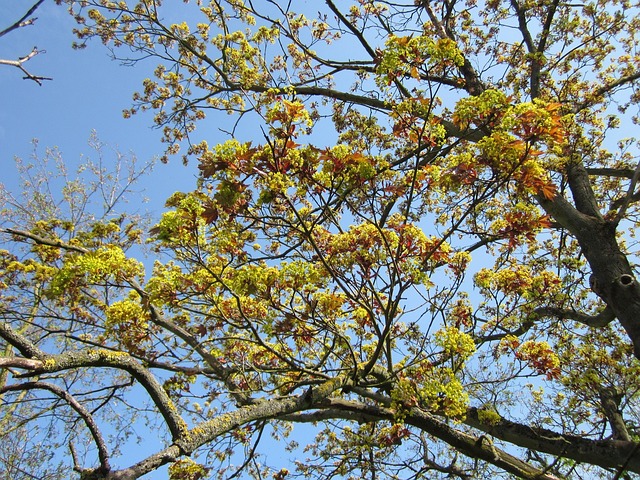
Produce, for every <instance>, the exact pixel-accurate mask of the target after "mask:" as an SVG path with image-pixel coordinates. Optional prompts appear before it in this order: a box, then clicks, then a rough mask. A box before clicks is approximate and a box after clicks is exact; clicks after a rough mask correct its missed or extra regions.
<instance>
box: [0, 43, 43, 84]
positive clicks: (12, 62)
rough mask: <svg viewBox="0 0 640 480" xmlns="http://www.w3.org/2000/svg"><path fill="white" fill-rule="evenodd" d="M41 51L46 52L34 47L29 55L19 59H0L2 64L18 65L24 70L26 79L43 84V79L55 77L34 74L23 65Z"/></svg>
mask: <svg viewBox="0 0 640 480" xmlns="http://www.w3.org/2000/svg"><path fill="white" fill-rule="evenodd" d="M39 53H45V50H38V48H37V47H33V50H31V52H30V53H29V54H28V55H25V56H24V57H20V58H18V60H5V59H0V65H9V66H12V67H17V68H19V69H20V70H22V72H23V73H24V74H25V76H24V77H23V78H24V79H25V80H33V81H34V82H36V83H37V84H38V85H42V81H43V80H53V78H51V77H41V76H39V75H33V74H32V73H30V72H29V71H28V70H27V69H26V68H24V65H23V64H24V63H25V62H27V61H29V60H31V59H32V58H33V57H35V56H36V55H38V54H39Z"/></svg>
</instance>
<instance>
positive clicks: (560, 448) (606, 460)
mask: <svg viewBox="0 0 640 480" xmlns="http://www.w3.org/2000/svg"><path fill="white" fill-rule="evenodd" d="M496 415H497V414H495V413H494V412H492V418H491V421H490V422H489V421H485V422H483V421H482V420H481V415H479V410H478V409H477V408H473V407H472V408H469V409H468V411H467V418H466V420H465V421H464V423H466V424H467V425H469V426H471V427H473V428H477V429H478V430H481V431H483V432H486V433H488V434H490V435H493V436H494V437H496V438H498V439H500V440H504V441H505V442H509V443H512V444H514V445H518V446H520V447H523V448H529V449H532V450H535V451H539V452H544V453H548V454H550V455H555V456H560V457H565V458H569V459H572V460H575V461H578V462H584V463H589V464H592V465H598V466H600V467H603V468H621V467H623V466H625V465H626V466H625V468H626V469H628V470H630V471H632V472H635V473H640V452H639V451H638V450H637V448H636V447H637V444H636V443H635V442H627V441H623V440H590V439H587V438H584V437H581V436H578V435H571V434H562V433H558V432H555V431H553V430H548V429H546V428H541V427H530V426H528V425H523V424H520V423H516V422H512V421H510V420H506V419H504V418H502V417H500V418H494V417H495V416H496ZM498 417H499V415H498Z"/></svg>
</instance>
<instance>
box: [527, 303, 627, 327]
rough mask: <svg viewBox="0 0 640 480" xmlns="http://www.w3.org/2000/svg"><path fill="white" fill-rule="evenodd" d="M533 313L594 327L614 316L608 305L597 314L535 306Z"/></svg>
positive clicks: (609, 320) (610, 320) (613, 318)
mask: <svg viewBox="0 0 640 480" xmlns="http://www.w3.org/2000/svg"><path fill="white" fill-rule="evenodd" d="M534 313H535V314H536V315H538V316H540V317H557V318H560V319H563V320H575V321H576V322H580V323H583V324H585V325H587V326H589V327H594V328H598V327H604V326H607V325H609V323H611V322H612V321H613V320H615V318H616V316H615V313H614V312H613V309H612V308H611V307H609V306H608V305H607V306H606V307H605V308H604V309H603V310H602V311H601V312H600V313H598V314H597V315H588V314H586V313H582V312H578V311H576V310H569V309H564V308H556V307H540V308H536V309H535V310H534Z"/></svg>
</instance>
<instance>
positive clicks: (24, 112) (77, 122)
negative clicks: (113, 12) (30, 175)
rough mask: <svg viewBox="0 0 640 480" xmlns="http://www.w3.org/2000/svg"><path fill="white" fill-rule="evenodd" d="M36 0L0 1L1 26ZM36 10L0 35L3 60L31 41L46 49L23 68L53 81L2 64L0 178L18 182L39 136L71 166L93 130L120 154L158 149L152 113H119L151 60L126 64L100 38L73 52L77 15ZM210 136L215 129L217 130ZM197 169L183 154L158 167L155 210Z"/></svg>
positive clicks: (144, 156)
mask: <svg viewBox="0 0 640 480" xmlns="http://www.w3.org/2000/svg"><path fill="white" fill-rule="evenodd" d="M34 2H35V0H34ZM34 2H27V1H24V0H4V1H3V2H1V3H0V19H1V20H0V29H4V28H6V27H7V26H8V25H10V24H12V23H13V22H14V21H16V20H18V19H19V18H20V17H21V16H22V15H23V14H24V13H25V12H26V11H27V10H28V7H29V6H30V5H31V4H33V3H34ZM35 16H36V17H37V18H38V19H37V21H36V22H35V24H34V25H31V26H28V27H24V28H21V29H18V30H14V31H12V32H10V33H8V34H7V35H5V36H4V37H0V58H2V59H7V60H15V59H17V58H18V57H21V56H23V55H26V54H28V53H29V52H30V51H31V50H32V48H33V47H34V46H36V47H37V48H38V49H39V50H46V53H42V54H39V55H37V56H36V57H34V58H32V59H31V60H29V61H28V62H26V64H25V67H26V68H27V69H28V71H29V72H30V73H32V74H34V75H41V76H45V77H52V78H53V80H51V81H45V82H43V84H42V86H38V84H37V83H35V82H33V81H31V80H23V78H22V77H23V73H22V72H21V71H20V70H19V69H17V68H15V67H11V66H5V65H0V105H1V107H0V162H1V165H2V173H1V174H0V182H2V183H4V184H5V186H7V187H8V188H12V187H15V186H16V183H15V181H16V178H17V177H16V171H15V168H14V157H15V156H20V157H22V158H24V159H27V158H28V157H29V156H30V155H31V154H32V152H33V147H32V144H31V141H32V140H33V139H38V141H39V145H40V148H39V151H40V152H43V151H44V148H45V147H54V146H56V147H58V148H59V149H60V151H61V152H62V155H63V157H64V159H65V161H66V162H67V163H68V164H69V165H75V164H77V163H78V162H79V161H80V159H81V155H90V154H91V153H92V151H91V149H90V148H89V146H88V144H87V141H88V140H89V137H90V135H91V132H92V130H95V131H96V132H97V135H98V138H99V139H100V140H101V141H102V142H104V143H106V144H108V145H109V146H111V147H114V148H117V149H118V150H119V151H120V152H122V153H133V154H135V155H137V157H138V158H139V159H140V161H145V160H148V159H150V158H153V157H154V156H157V155H159V154H161V153H162V149H163V145H162V144H161V143H160V134H161V132H160V131H159V130H157V129H153V128H152V124H153V122H152V118H151V115H150V114H144V113H141V114H139V115H137V116H134V117H133V118H131V119H124V118H123V117H122V110H123V109H125V108H127V107H129V106H130V104H131V95H132V93H133V92H134V91H135V90H137V89H139V87H140V85H141V82H142V80H143V79H144V78H146V77H149V76H151V72H152V70H153V68H154V67H155V65H154V63H153V62H152V61H149V62H142V63H138V64H136V65H135V66H133V67H126V66H123V65H121V64H120V62H118V61H114V60H112V59H111V58H110V57H109V54H108V51H107V49H106V48H104V47H103V46H102V45H100V43H99V42H97V41H93V42H91V44H90V45H89V47H88V48H86V49H84V50H73V49H72V48H71V45H72V42H73V40H74V36H73V34H72V29H73V27H74V21H73V19H72V18H71V16H70V15H69V14H68V13H67V12H66V10H65V8H64V7H60V6H57V5H55V3H54V2H53V1H52V0H51V1H46V2H45V3H44V4H42V6H41V7H40V8H39V9H38V10H37V11H36V15H35ZM211 135H212V136H214V137H215V136H216V135H217V134H216V133H215V130H214V131H213V132H211ZM216 140H218V141H219V140H222V135H220V137H219V138H212V139H210V140H209V141H210V142H211V143H214V142H215V141H216ZM196 173H197V168H196V166H195V164H190V165H189V166H188V167H186V168H185V167H183V166H182V163H181V161H180V159H179V158H174V159H172V162H171V163H170V165H168V166H167V165H158V166H157V168H156V169H155V170H154V172H153V173H152V174H151V175H150V176H149V177H148V178H146V179H145V186H146V195H147V196H148V197H150V198H151V199H152V202H151V204H150V208H152V210H154V211H155V212H156V213H158V211H159V210H157V209H159V208H161V206H162V205H163V203H164V199H165V198H166V197H168V196H169V195H170V194H171V193H173V192H174V191H176V190H190V189H192V188H193V187H194V186H195V175H196ZM151 187H152V188H151Z"/></svg>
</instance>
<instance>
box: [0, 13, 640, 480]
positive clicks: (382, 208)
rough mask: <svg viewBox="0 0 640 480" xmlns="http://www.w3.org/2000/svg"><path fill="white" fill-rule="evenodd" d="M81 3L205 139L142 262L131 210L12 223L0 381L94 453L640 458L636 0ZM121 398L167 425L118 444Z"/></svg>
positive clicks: (171, 142) (92, 468) (585, 471)
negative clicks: (146, 449) (151, 442)
mask: <svg viewBox="0 0 640 480" xmlns="http://www.w3.org/2000/svg"><path fill="white" fill-rule="evenodd" d="M59 3H62V2H59ZM68 3H69V8H70V9H71V11H72V13H73V14H74V15H75V17H76V20H77V21H78V22H79V27H78V30H77V35H78V38H79V44H78V46H79V47H81V46H85V45H86V44H87V42H88V41H89V40H90V39H91V38H93V37H98V38H100V39H101V41H102V42H104V43H105V44H106V45H108V46H109V47H110V48H112V49H113V52H114V55H116V56H119V57H121V58H122V59H124V60H126V61H129V62H136V61H140V60H141V59H149V58H153V59H156V60H157V61H158V62H159V64H158V67H157V68H156V70H155V78H154V79H147V80H145V82H144V85H143V90H142V91H141V92H139V93H136V94H135V95H134V105H133V106H132V108H131V109H130V110H128V111H126V112H125V116H129V115H132V114H136V113H138V112H140V111H144V110H150V111H154V112H155V116H154V121H155V123H156V124H157V125H158V126H160V127H162V128H164V141H165V142H166V156H165V160H167V159H168V158H169V157H170V156H171V155H175V154H177V153H178V152H179V149H180V148H181V147H183V148H184V155H183V159H184V161H185V162H186V161H188V160H192V161H193V160H195V161H197V164H198V168H199V180H198V184H197V187H196V188H195V190H194V191H192V192H189V193H181V192H177V193H175V194H174V195H172V196H171V197H170V198H169V199H168V200H167V208H168V211H167V212H166V213H164V214H163V216H162V218H160V219H159V220H158V221H157V223H156V224H155V226H154V227H153V228H152V229H151V230H150V231H149V234H150V238H149V239H148V241H150V242H151V245H152V248H153V249H154V251H155V252H156V254H157V259H156V261H155V263H154V265H153V268H152V270H151V271H150V272H146V271H145V267H144V264H143V263H140V262H139V261H137V260H135V258H134V257H133V256H127V253H126V252H127V251H128V250H129V249H130V248H131V247H132V246H134V245H141V244H142V243H144V242H145V241H146V240H145V239H144V235H143V234H142V232H140V231H139V229H137V228H136V226H135V223H131V222H128V221H127V220H126V217H116V218H114V219H108V218H107V217H104V218H102V219H97V220H95V219H94V220H95V221H94V220H92V221H91V222H84V221H83V222H75V223H71V224H70V223H69V221H68V218H66V217H64V216H61V215H56V214H52V215H47V216H46V218H45V216H44V215H42V216H41V217H40V218H37V219H32V220H29V219H22V218H20V217H17V218H18V219H17V220H15V221H14V223H15V224H14V225H9V226H5V227H4V230H3V231H4V233H5V234H7V235H8V236H9V237H8V242H9V245H10V247H9V249H8V250H7V251H5V252H4V253H3V267H4V268H3V278H2V286H3V288H4V290H5V293H4V297H3V300H2V304H1V305H2V312H3V322H2V323H0V337H1V338H2V339H3V341H4V342H5V344H6V345H7V347H11V349H12V354H11V355H8V356H5V357H3V358H2V366H3V367H5V368H10V369H11V372H12V373H11V375H10V378H11V382H7V383H6V385H5V386H4V387H3V389H2V392H4V393H3V395H4V396H6V395H8V394H9V393H11V392H24V391H28V392H36V391H37V392H40V391H42V390H46V391H47V392H48V393H49V394H50V396H49V397H44V398H42V397H37V398H40V400H39V402H38V403H37V405H39V406H42V408H64V409H66V412H67V416H66V417H62V416H60V417H59V424H60V425H61V427H60V428H63V429H66V430H65V431H72V430H73V429H74V428H75V427H77V425H79V424H80V423H82V424H83V425H84V426H85V427H84V430H83V431H82V432H81V431H78V430H77V429H76V430H73V432H74V438H73V440H74V441H75V442H76V443H77V442H79V441H80V439H81V438H83V437H82V435H84V436H85V438H88V439H89V440H90V441H91V442H92V444H93V450H91V449H89V450H88V454H93V457H88V460H87V462H88V463H86V464H81V462H80V459H79V457H78V456H77V455H74V468H75V469H76V470H77V471H78V472H79V473H80V476H81V478H87V479H88V478H104V479H125V478H126V479H129V478H138V477H140V476H142V475H144V474H146V473H150V472H153V471H155V470H156V469H158V468H160V467H162V466H163V465H169V476H170V477H171V478H173V479H198V478H208V477H216V476H218V477H221V478H232V477H236V476H240V475H242V476H253V477H257V478H263V477H266V476H271V477H273V478H280V479H281V478H286V477H295V476H311V477H321V478H332V477H347V478H360V477H365V478H425V477H426V478H439V477H441V478H445V477H459V478H484V477H486V478H493V477H495V478H499V477H500V476H502V477H508V476H510V475H512V476H516V477H520V478H545V479H553V478H567V477H569V478H573V477H576V478H585V477H588V478H599V477H601V478H605V477H610V476H612V475H613V476H614V477H615V478H631V476H632V475H633V474H638V473H640V448H639V445H640V443H638V440H639V439H638V431H637V429H638V420H639V419H638V416H637V415H638V414H637V412H638V406H639V405H638V391H639V390H640V388H639V387H640V383H639V382H640V380H639V377H640V376H639V375H638V373H639V368H638V367H639V364H638V357H640V323H638V322H637V319H638V318H640V287H639V286H638V283H637V280H636V278H635V270H636V263H637V243H636V241H635V226H636V222H637V214H638V200H640V193H639V192H638V191H637V190H636V184H637V181H638V178H639V176H640V163H638V145H637V144H636V142H635V141H634V140H633V139H628V138H625V135H626V134H627V133H628V132H626V131H625V129H626V130H628V129H631V128H632V126H633V125H635V124H636V120H637V119H636V116H635V112H636V109H637V105H638V99H639V97H638V95H637V93H636V92H635V89H636V88H637V84H638V79H639V78H640V73H638V64H639V62H640V60H639V59H638V57H637V55H636V53H635V45H636V43H637V42H636V32H638V31H639V29H638V26H639V25H638V8H637V5H631V4H630V3H629V2H617V1H614V2H611V1H607V2H604V1H594V2H586V3H580V4H573V3H563V2H559V1H557V0H543V1H538V2H523V1H520V0H512V1H510V2H497V1H492V2H486V3H477V2H474V1H469V2H461V1H460V2H456V1H455V0H452V1H432V2H431V1H419V2H415V3H414V2H408V1H407V2H384V1H381V2H372V1H369V0H360V1H354V2H349V5H348V6H338V5H337V4H336V2H333V1H332V0H325V1H324V2H316V4H314V8H313V11H312V12H309V11H306V7H305V5H302V7H301V9H302V10H301V11H298V12H294V10H293V9H294V6H293V4H292V2H277V1H266V2H252V1H246V2H243V1H240V0H227V1H213V2H210V3H209V4H207V5H206V6H201V5H199V4H200V2H197V5H196V7H197V8H195V9H192V10H189V9H188V7H187V6H184V7H182V6H181V9H180V10H170V9H166V8H167V7H166V6H163V5H160V2H154V1H151V0H148V1H143V2H139V3H137V4H135V5H128V4H127V3H126V2H118V3H115V2H105V1H83V2H78V3H75V2H68ZM343 3H346V2H343ZM318 8H319V9H322V10H321V11H320V12H317V13H316V12H315V9H318ZM174 17H177V18H174ZM127 49H128V51H129V52H130V53H129V54H122V55H121V54H119V52H122V51H126V50H127ZM216 110H220V111H223V112H228V113H230V114H236V115H237V116H238V121H237V123H236V124H234V125H233V126H232V127H231V128H230V129H229V130H230V131H229V132H228V133H229V134H230V139H229V140H228V141H227V142H225V143H222V144H219V145H216V146H213V147H211V146H210V145H209V144H208V143H207V142H206V140H202V137H199V135H200V132H201V131H202V129H200V130H197V129H196V127H197V126H198V125H203V124H205V121H206V120H205V118H206V115H207V114H208V113H209V112H213V111H216ZM258 122H259V123H258ZM256 124H259V125H260V129H259V130H258V129H256V128H255V125H256ZM252 126H254V127H253V128H250V127H252ZM623 126H624V128H623ZM249 129H250V131H249V132H248V131H247V130H249ZM327 144H330V145H331V146H326V145H327ZM120 218H122V219H120ZM20 222H23V223H20ZM21 248H23V249H24V248H26V250H21ZM19 372H22V373H19ZM33 376H36V377H37V380H35V381H34V380H31V379H30V378H31V377H33ZM69 378H72V379H75V378H78V379H85V380H86V379H87V378H89V379H91V382H86V381H81V380H78V381H77V382H70V381H68V379H69ZM135 388H137V389H138V390H135ZM140 389H142V390H143V391H144V392H145V394H146V396H147V398H148V401H149V404H150V407H149V408H147V407H146V406H144V405H135V404H133V403H129V402H131V401H132V400H131V399H133V398H135V397H136V395H135V393H138V392H139V391H140ZM52 397H53V398H55V399H56V401H55V402H54V401H53V400H52V399H51V398H52ZM47 402H48V403H47ZM114 405H115V406H114ZM47 406H48V407H47ZM108 409H111V410H108ZM69 412H71V413H70V414H69ZM107 412H118V416H117V420H118V421H121V422H123V424H124V425H126V424H127V423H129V420H130V421H131V422H130V423H131V424H132V425H135V423H133V422H134V420H135V418H136V417H138V418H140V419H141V420H139V421H144V420H146V421H148V422H155V423H151V424H152V425H158V424H159V425H161V426H158V429H157V432H158V436H161V437H162V438H163V440H164V441H165V442H166V447H165V448H162V449H160V450H159V451H157V452H155V453H151V454H149V455H148V456H147V457H146V458H144V459H142V460H140V461H139V462H138V463H135V464H132V465H128V466H123V467H119V468H116V467H114V466H112V463H111V452H110V450H111V449H113V448H115V447H117V446H120V444H119V443H118V442H117V441H113V442H112V441H110V440H108V439H105V436H104V435H103V434H102V433H101V432H102V431H103V430H104V428H105V427H104V426H102V427H101V426H100V425H99V422H98V419H97V418H96V417H98V416H102V419H101V421H102V422H103V423H108V420H109V417H110V415H109V413H107ZM301 425H304V427H301ZM311 425H312V426H313V429H314V434H315V438H314V439H313V440H312V441H309V440H308V439H306V438H305V437H306V433H307V432H308V431H309V429H310V428H311ZM300 429H302V431H303V434H302V436H301V437H299V436H296V434H297V433H298V431H299V430H300ZM267 434H271V435H272V436H273V437H274V439H275V440H269V441H266V440H265V439H264V437H265V436H266V435H267ZM302 440H304V441H305V443H308V445H307V446H306V447H302V446H299V445H298V442H299V441H302ZM273 441H279V442H282V443H283V445H286V448H287V449H288V450H287V451H291V452H292V453H291V457H292V458H295V463H292V464H288V465H284V466H283V465H278V464H270V463H269V461H268V460H269V459H268V458H266V457H265V456H264V453H265V452H264V451H261V448H263V449H264V448H269V445H270V443H269V442H273ZM265 444H266V445H265ZM91 461H93V463H90V462H91Z"/></svg>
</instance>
